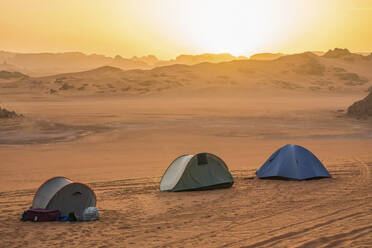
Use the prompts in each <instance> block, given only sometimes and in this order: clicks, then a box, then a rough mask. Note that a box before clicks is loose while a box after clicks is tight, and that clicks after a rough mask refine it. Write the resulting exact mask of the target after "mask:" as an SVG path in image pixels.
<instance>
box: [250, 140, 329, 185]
mask: <svg viewBox="0 0 372 248" xmlns="http://www.w3.org/2000/svg"><path fill="white" fill-rule="evenodd" d="M256 175H257V176H258V177H259V178H286V179H294V180H304V179H311V178H324V177H331V175H330V174H329V173H328V171H327V169H326V168H325V167H324V166H323V164H322V162H320V161H319V159H318V158H317V157H315V155H314V154H312V153H311V152H310V151H309V150H307V149H306V148H304V147H302V146H298V145H286V146H283V147H282V148H280V149H278V150H277V151H276V152H275V153H273V154H272V155H271V156H270V157H269V159H268V160H267V161H266V162H265V163H264V164H263V165H262V166H261V168H260V169H258V170H257V171H256Z"/></svg>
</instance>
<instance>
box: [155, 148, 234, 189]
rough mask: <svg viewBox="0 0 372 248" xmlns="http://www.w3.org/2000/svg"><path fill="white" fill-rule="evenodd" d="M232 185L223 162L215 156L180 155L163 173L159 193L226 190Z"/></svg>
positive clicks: (231, 178) (200, 154) (230, 177)
mask: <svg viewBox="0 0 372 248" xmlns="http://www.w3.org/2000/svg"><path fill="white" fill-rule="evenodd" d="M233 183H234V179H233V177H232V176H231V174H230V172H229V169H228V168H227V166H226V164H225V162H223V161H222V159H220V158H219V157H217V156H216V155H213V154H210V153H199V154H197V155H182V156H180V157H178V158H177V159H176V160H174V161H173V162H172V163H171V164H170V165H169V167H168V169H167V170H166V171H165V173H164V175H163V177H162V179H161V182H160V191H185V190H205V189H216V188H228V187H231V186H232V185H233Z"/></svg>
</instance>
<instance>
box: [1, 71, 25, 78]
mask: <svg viewBox="0 0 372 248" xmlns="http://www.w3.org/2000/svg"><path fill="white" fill-rule="evenodd" d="M27 77H28V76H27V75H25V74H23V73H20V72H17V71H14V72H12V71H0V79H12V78H27Z"/></svg>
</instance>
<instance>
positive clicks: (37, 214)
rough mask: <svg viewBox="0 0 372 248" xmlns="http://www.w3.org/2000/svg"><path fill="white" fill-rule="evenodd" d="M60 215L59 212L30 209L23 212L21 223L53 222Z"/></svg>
mask: <svg viewBox="0 0 372 248" xmlns="http://www.w3.org/2000/svg"><path fill="white" fill-rule="evenodd" d="M60 215H61V212H59V211H58V210H54V209H40V208H31V209H28V210H26V211H24V212H23V215H22V219H21V220H22V221H28V220H29V221H35V222H44V221H55V220H57V218H58V217H59V216H60Z"/></svg>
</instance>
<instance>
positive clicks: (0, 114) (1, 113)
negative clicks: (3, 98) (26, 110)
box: [0, 107, 23, 119]
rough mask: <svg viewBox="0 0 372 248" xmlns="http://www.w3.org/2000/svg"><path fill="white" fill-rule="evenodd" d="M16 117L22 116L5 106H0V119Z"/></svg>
mask: <svg viewBox="0 0 372 248" xmlns="http://www.w3.org/2000/svg"><path fill="white" fill-rule="evenodd" d="M16 117H23V115H19V114H17V113H16V112H15V111H9V110H7V109H5V108H1V107H0V119H5V118H16Z"/></svg>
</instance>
